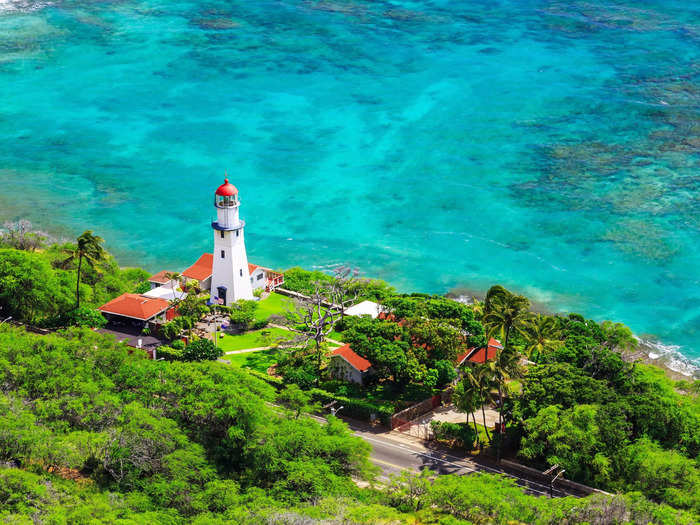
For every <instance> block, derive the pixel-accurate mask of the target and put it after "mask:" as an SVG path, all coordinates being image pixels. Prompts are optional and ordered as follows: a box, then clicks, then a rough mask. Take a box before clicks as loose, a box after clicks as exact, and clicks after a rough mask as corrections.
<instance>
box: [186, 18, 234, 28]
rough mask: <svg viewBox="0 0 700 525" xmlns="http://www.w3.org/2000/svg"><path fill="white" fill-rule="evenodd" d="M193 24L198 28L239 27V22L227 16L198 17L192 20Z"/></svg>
mask: <svg viewBox="0 0 700 525" xmlns="http://www.w3.org/2000/svg"><path fill="white" fill-rule="evenodd" d="M194 24H195V25H196V26H197V27H199V28H200V29H216V30H220V31H221V30H226V29H235V28H237V27H240V25H241V24H239V23H238V22H235V21H233V20H231V19H228V18H200V19H198V20H194Z"/></svg>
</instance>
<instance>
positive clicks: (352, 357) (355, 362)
mask: <svg viewBox="0 0 700 525" xmlns="http://www.w3.org/2000/svg"><path fill="white" fill-rule="evenodd" d="M333 355H339V356H340V357H342V358H343V359H345V360H346V361H347V362H348V363H350V365H351V366H352V367H353V368H355V369H357V370H359V371H360V372H365V371H366V370H367V369H368V368H369V367H370V366H372V363H370V362H369V361H367V359H365V358H364V357H361V356H359V355H357V354H356V353H355V352H354V351H353V349H352V348H350V345H349V344H346V345H344V346H341V347H340V348H336V349H335V350H333Z"/></svg>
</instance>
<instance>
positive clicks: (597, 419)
mask: <svg viewBox="0 0 700 525" xmlns="http://www.w3.org/2000/svg"><path fill="white" fill-rule="evenodd" d="M559 326H560V330H561V335H560V337H561V338H562V340H563V344H562V346H560V347H559V348H557V349H555V350H552V351H550V352H547V353H545V354H543V355H542V356H541V358H540V363H539V364H536V365H531V366H529V367H527V370H526V371H524V373H523V380H522V386H523V389H522V393H521V394H520V395H517V396H514V397H513V398H512V401H511V403H510V406H509V407H508V410H509V417H510V418H511V419H512V420H513V422H514V423H515V426H514V427H513V429H512V437H513V438H514V440H516V442H517V440H521V443H520V452H519V454H520V456H521V457H523V458H527V459H529V460H532V461H536V462H539V463H540V464H543V465H544V464H552V463H558V464H560V465H562V466H563V467H564V468H566V469H567V475H568V476H570V477H572V478H573V479H577V480H580V481H582V482H584V483H589V484H593V485H595V486H599V487H602V488H607V489H611V490H640V491H642V492H643V493H644V494H646V495H647V496H648V497H650V498H652V499H655V500H656V501H664V502H667V503H669V504H671V505H674V506H677V507H680V508H692V509H694V510H695V511H696V512H700V469H699V468H698V454H699V453H700V400H699V399H698V397H697V396H696V395H687V394H683V393H681V392H680V391H678V390H677V388H676V385H675V384H674V382H673V381H671V380H670V379H668V378H667V377H666V376H665V375H664V373H663V372H662V371H661V370H659V369H657V368H655V367H651V366H648V365H643V364H630V363H626V362H624V361H623V360H622V359H621V357H620V355H619V354H618V353H616V352H615V351H613V350H611V349H610V347H615V346H616V343H615V342H614V341H611V340H610V338H609V336H610V334H606V331H605V330H604V329H603V328H604V327H601V325H599V324H597V323H595V322H593V321H588V320H585V319H583V318H582V317H580V316H577V315H571V316H569V317H566V318H560V319H559Z"/></svg>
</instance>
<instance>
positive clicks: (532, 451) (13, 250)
mask: <svg viewBox="0 0 700 525" xmlns="http://www.w3.org/2000/svg"><path fill="white" fill-rule="evenodd" d="M147 277H148V274H147V273H146V272H145V271H143V270H139V269H126V270H122V269H120V268H119V267H118V265H117V264H116V262H115V261H114V259H113V258H112V257H111V256H110V255H109V254H108V253H107V252H105V251H104V250H103V249H102V247H101V239H99V237H96V236H94V235H92V234H91V233H90V232H85V234H83V235H81V237H80V238H79V239H78V242H77V243H75V244H71V243H68V244H62V245H57V244H53V245H46V244H45V243H44V241H43V237H41V235H39V234H37V233H33V232H31V231H24V230H10V231H9V232H7V233H5V234H3V235H2V237H0V319H2V318H5V317H8V316H12V317H13V319H14V320H18V321H24V322H27V323H30V324H35V325H40V326H46V327H62V326H83V327H94V326H100V325H101V324H103V323H104V320H103V318H102V316H101V315H100V314H99V312H97V311H96V310H95V306H97V305H99V304H102V303H104V302H106V301H108V300H110V299H112V298H113V297H115V296H116V295H118V294H120V293H123V292H125V291H130V292H136V291H143V290H142V289H144V288H145V287H147V286H148V283H147V282H146V281H145V280H146V279H147ZM285 277H286V279H287V287H288V288H291V289H294V290H296V291H299V292H301V293H313V291H314V290H315V288H314V287H315V284H314V283H315V282H316V281H319V280H321V281H323V282H326V283H332V282H333V279H334V278H335V279H337V277H332V276H328V275H326V274H323V273H320V272H305V271H304V270H301V269H292V270H290V271H289V272H286V273H285ZM190 291H193V290H190ZM341 296H342V297H346V296H352V297H356V298H371V299H373V300H377V301H379V302H381V303H382V304H383V305H384V307H385V308H386V309H387V311H390V312H391V315H389V316H388V317H387V318H385V319H376V320H372V319H369V318H353V317H345V318H342V316H340V317H341V320H340V321H339V322H337V324H335V325H334V326H331V327H330V328H335V329H336V331H332V332H329V333H333V334H334V336H335V337H336V338H337V337H342V339H343V340H344V341H347V342H350V343H351V345H352V348H353V349H354V350H355V351H356V352H357V353H358V354H360V355H362V356H364V357H366V358H368V359H369V360H370V361H371V362H372V363H373V365H374V368H375V374H374V376H373V378H372V379H371V380H370V381H369V383H368V384H366V385H364V386H358V385H352V384H348V383H345V382H342V381H339V380H334V379H332V378H330V377H329V376H328V369H327V368H326V367H325V366H324V365H325V362H327V359H328V353H329V346H328V344H327V343H322V344H320V345H318V347H317V348H318V349H319V355H321V357H322V358H323V360H324V361H321V366H319V363H318V362H317V360H316V357H317V356H316V355H315V354H314V355H312V356H311V357H310V354H309V353H308V352H305V351H304V349H303V348H301V347H300V348H288V349H275V350H274V351H271V352H269V353H260V354H259V355H255V354H240V355H235V357H234V355H232V356H228V357H231V358H232V360H234V361H236V362H235V363H234V365H239V366H226V365H223V364H220V363H216V362H211V361H212V360H215V359H216V358H217V357H219V356H221V353H222V348H221V346H222V345H219V347H216V346H215V345H214V344H213V343H212V342H211V341H209V340H208V339H197V338H194V339H192V340H191V342H190V343H189V344H188V345H187V346H185V345H184V344H183V343H182V342H180V341H177V338H178V336H179V335H180V334H181V333H182V332H183V331H185V332H190V331H191V329H192V326H193V325H194V323H195V322H196V321H198V320H199V319H200V318H201V317H202V316H203V315H204V314H205V313H208V312H210V308H209V307H208V306H207V305H206V304H205V300H206V298H205V297H204V296H202V295H198V294H196V293H191V294H190V295H189V296H188V297H187V298H186V299H184V300H182V301H179V303H178V309H179V312H180V314H181V315H180V317H177V318H176V319H175V320H173V321H171V322H170V323H167V324H166V325H165V326H164V327H163V330H164V335H166V337H168V338H169V339H173V340H174V342H173V343H172V347H162V348H161V353H159V357H164V358H165V359H166V360H165V361H151V360H148V359H146V358H145V355H142V354H140V353H139V352H135V353H132V352H133V350H131V349H128V348H127V347H124V346H122V345H120V344H117V343H116V342H115V341H114V339H113V338H111V337H106V336H100V335H98V334H95V333H94V332H92V331H90V330H86V329H80V328H71V329H69V330H67V331H65V332H60V333H57V334H52V335H48V336H35V335H29V334H26V333H25V332H24V331H22V330H21V329H17V328H14V327H11V326H9V323H5V324H2V325H1V326H0V374H1V376H2V377H1V378H0V385H1V387H0V462H1V463H0V478H1V479H0V519H4V520H6V521H8V522H18V523H24V522H28V521H29V520H32V521H33V522H48V523H63V522H66V523H87V522H91V523H93V522H105V523H108V522H109V523H112V522H121V523H186V522H196V523H226V522H229V523H307V522H308V523H313V522H314V520H318V521H319V522H327V521H328V520H330V519H336V520H337V521H338V523H426V524H431V523H435V524H437V523H443V524H447V523H449V524H458V523H471V522H476V523H508V522H514V521H519V522H526V523H579V522H584V521H587V522H597V523H623V522H634V523H647V522H654V523H696V522H698V521H700V519H699V518H698V515H699V514H700V398H699V395H700V382H698V381H695V382H689V381H685V382H675V381H672V380H670V379H669V378H667V377H666V376H665V374H664V373H663V371H661V370H660V369H658V368H655V367H652V366H647V365H643V364H639V363H634V364H633V363H628V362H625V361H624V360H623V359H622V358H621V355H620V350H623V349H625V348H628V347H632V346H634V344H636V343H635V340H634V338H633V336H632V334H631V332H630V331H629V329H627V328H626V327H624V326H623V325H620V324H617V323H611V322H604V323H596V322H594V321H591V320H586V319H584V318H583V317H581V316H579V315H576V314H571V315H568V316H552V315H536V314H533V313H532V312H531V311H530V308H529V301H528V300H527V299H526V298H524V297H522V296H518V295H515V294H512V293H510V292H508V291H507V290H505V289H503V288H502V287H494V288H492V289H491V290H490V291H489V294H488V295H487V296H486V298H485V301H484V302H483V303H475V304H473V305H468V306H467V305H464V304H461V303H458V302H456V301H452V300H449V299H446V298H443V297H438V296H428V295H422V294H413V295H397V294H396V292H395V291H394V290H393V289H392V288H391V287H389V286H388V285H386V284H385V283H382V282H381V281H373V280H362V279H357V280H353V279H350V280H349V281H347V282H346V283H345V286H344V287H343V290H342V294H340V295H338V296H337V297H341ZM266 301H267V302H266ZM266 301H263V302H260V303H252V302H243V303H240V304H239V305H234V306H233V307H232V308H222V307H217V308H218V309H219V313H220V314H224V315H226V316H228V319H229V320H230V324H231V325H233V326H234V327H236V328H237V329H239V330H253V329H256V328H257V329H260V327H262V326H264V325H266V324H267V322H268V319H269V318H270V316H271V315H272V316H274V315H277V316H278V317H277V318H276V319H279V320H280V322H281V321H282V320H283V318H284V316H283V315H280V314H284V312H286V311H287V310H288V309H291V308H292V306H293V304H292V302H291V301H290V300H288V299H286V298H283V297H281V296H277V295H273V296H272V297H271V298H269V299H267V300H266ZM286 317H287V318H290V319H291V318H293V316H290V315H287V316H286ZM273 319H275V318H274V317H273ZM312 321H313V319H312ZM292 328H294V325H293V324H292ZM267 331H269V332H270V333H269V334H267ZM278 332H282V331H281V330H280V329H266V332H265V335H264V336H263V335H262V334H263V332H260V331H248V332H244V333H243V335H238V336H234V335H227V336H226V337H224V339H223V340H222V341H220V342H221V343H223V346H226V345H227V344H230V345H232V346H231V348H234V347H235V348H239V345H240V344H242V343H244V342H245V341H246V340H250V341H251V344H252V345H253V346H267V345H260V344H258V343H259V342H260V341H262V342H267V341H271V344H276V343H275V341H276V339H275V338H274V337H272V336H279V335H280V334H279V333H278ZM285 335H286V334H285ZM302 335H303V334H302ZM487 336H488V337H491V336H493V337H497V338H498V339H499V340H500V341H502V342H503V346H504V348H503V350H501V351H499V352H498V353H497V354H496V356H495V358H494V359H493V360H491V361H489V362H487V363H485V364H483V365H474V364H469V365H467V366H464V367H462V368H461V369H460V370H459V377H458V382H457V384H456V387H455V390H454V401H455V403H456V405H457V406H458V407H459V408H460V409H462V410H464V411H465V412H467V413H470V414H471V413H474V416H473V417H471V420H470V421H468V422H467V423H465V424H459V425H453V424H447V425H446V424H443V425H436V426H435V429H434V430H435V432H436V434H437V435H438V438H439V439H440V440H442V441H445V442H451V443H455V444H458V445H460V446H464V447H466V448H470V446H471V445H473V444H474V441H478V442H481V444H482V445H485V446H486V447H487V449H488V450H489V453H492V454H494V455H496V456H498V455H501V454H505V455H508V456H511V457H515V458H518V459H519V460H520V461H524V462H528V463H529V464H530V465H532V466H534V467H537V468H542V469H544V468H546V467H548V466H550V465H552V464H555V463H556V464H558V465H560V466H561V467H562V468H565V469H566V475H567V477H569V478H570V479H574V480H577V481H580V482H583V483H587V484H590V485H593V486H596V487H599V488H603V489H606V490H609V491H615V492H620V493H627V495H625V496H615V497H607V496H602V495H598V496H595V497H590V498H586V499H584V500H574V499H570V498H565V499H561V500H547V499H544V498H535V497H533V496H528V495H526V494H524V493H523V492H522V491H521V489H519V488H517V487H515V486H513V485H512V483H511V482H509V481H508V480H504V479H501V478H498V477H494V476H485V475H479V476H468V477H461V478H460V477H453V476H440V477H438V478H437V479H434V478H433V477H431V476H429V475H428V474H423V475H419V476H413V475H408V474H405V475H403V477H402V478H401V479H394V480H390V481H389V482H388V487H385V488H382V487H381V486H378V487H372V486H371V487H369V488H363V489H360V488H358V486H357V485H356V484H355V483H354V481H353V478H354V479H366V480H370V481H371V480H372V479H373V472H374V469H373V468H372V467H371V466H370V464H369V462H368V451H369V446H368V445H367V444H366V443H365V442H363V441H361V440H359V439H358V438H355V437H354V436H353V435H352V434H351V432H350V431H349V430H348V428H347V427H346V426H345V425H344V424H343V423H342V422H340V421H339V420H337V419H334V418H330V421H329V423H328V424H326V425H321V424H319V423H318V422H316V421H315V420H313V419H311V418H309V417H307V416H306V414H308V413H309V412H310V411H312V410H314V407H317V406H318V405H319V404H327V403H329V402H330V401H333V400H336V401H339V402H340V404H342V405H343V406H344V407H345V408H344V414H346V415H348V416H353V417H358V418H362V419H368V418H369V416H370V415H371V414H374V415H375V416H377V417H378V418H379V420H381V421H384V422H386V421H388V418H389V417H390V416H391V414H392V413H393V412H394V411H395V410H396V409H398V408H401V407H402V406H405V405H406V404H409V403H412V402H413V401H418V400H421V399H424V398H425V397H427V396H429V395H432V394H434V393H435V392H437V391H438V390H440V389H442V388H444V387H445V386H447V385H450V384H451V383H452V382H453V380H454V379H455V376H456V373H455V366H454V363H455V359H456V357H457V355H458V354H460V353H462V352H463V351H464V350H465V349H466V348H470V347H479V346H481V345H483V344H485V342H486V338H487ZM261 337H262V339H261ZM271 337H272V339H275V340H274V341H273V340H271ZM235 338H239V340H238V343H236V342H234V341H236V339H235ZM246 338H247V339H246ZM278 339H282V338H281V337H278ZM229 342H230V343H229ZM525 358H527V359H528V360H529V361H524V359H525ZM202 361H204V362H202ZM275 361H277V364H278V367H277V371H278V373H281V374H282V376H283V378H273V377H270V376H267V375H266V374H264V371H265V370H267V368H268V367H269V366H270V365H272V364H275ZM241 366H249V367H251V368H252V369H253V370H250V371H246V370H245V369H243V368H241ZM259 377H262V378H265V380H266V381H267V383H269V384H266V383H265V382H263V381H260V380H259V379H258V378H259ZM270 384H272V385H274V386H275V387H276V388H272V387H271V386H270ZM285 385H286V386H285ZM278 390H279V393H278ZM274 402H276V403H278V405H279V406H276V405H272V404H271V403H274ZM489 404H490V405H492V406H495V407H496V408H497V409H498V410H499V413H500V417H502V419H503V421H504V423H505V424H506V432H505V434H504V435H501V434H500V433H494V432H493V430H494V429H493V428H491V429H488V428H485V427H486V425H485V416H484V418H483V421H482V422H483V423H484V424H483V425H482V424H481V422H479V418H478V413H479V411H480V410H481V409H482V407H483V406H484V405H489ZM305 520H307V521H305ZM343 520H344V521H343Z"/></svg>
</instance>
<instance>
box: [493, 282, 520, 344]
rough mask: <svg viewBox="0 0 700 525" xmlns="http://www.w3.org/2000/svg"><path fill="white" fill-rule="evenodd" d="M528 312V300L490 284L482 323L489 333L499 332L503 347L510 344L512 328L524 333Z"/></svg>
mask: <svg viewBox="0 0 700 525" xmlns="http://www.w3.org/2000/svg"><path fill="white" fill-rule="evenodd" d="M531 317H532V314H530V301H528V299H527V298H526V297H523V296H522V295H515V294H512V293H510V292H509V291H508V290H506V289H505V288H503V287H502V286H492V287H491V289H490V290H489V291H488V294H487V295H486V300H485V301H484V325H486V328H487V329H488V330H489V333H490V334H493V333H494V332H500V334H501V335H502V337H504V341H503V348H504V349H508V348H509V346H510V344H509V343H510V336H511V335H512V334H513V330H515V331H516V332H518V333H520V334H524V332H525V328H526V327H527V324H528V321H529V320H530V318H531Z"/></svg>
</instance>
